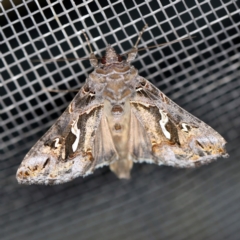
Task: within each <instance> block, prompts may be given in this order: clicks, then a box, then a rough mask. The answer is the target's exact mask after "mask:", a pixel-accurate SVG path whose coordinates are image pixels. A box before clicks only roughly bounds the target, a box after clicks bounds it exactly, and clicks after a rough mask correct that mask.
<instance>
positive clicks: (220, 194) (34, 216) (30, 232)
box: [0, 0, 240, 240]
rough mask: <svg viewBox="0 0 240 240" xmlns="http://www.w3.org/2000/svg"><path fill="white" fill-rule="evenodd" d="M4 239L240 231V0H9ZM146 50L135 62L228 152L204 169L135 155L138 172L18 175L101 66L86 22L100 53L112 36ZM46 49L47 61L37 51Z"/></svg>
mask: <svg viewBox="0 0 240 240" xmlns="http://www.w3.org/2000/svg"><path fill="white" fill-rule="evenodd" d="M1 4H2V5H1V10H2V15H1V25H2V28H1V34H2V40H3V41H2V45H1V51H2V58H1V75H2V79H3V82H2V87H1V117H2V119H1V126H0V130H1V161H0V170H1V171H0V178H1V181H0V186H1V187H0V189H1V190H0V216H1V217H0V236H1V237H0V238H1V239H5V240H7V239H16V238H18V239H32V240H33V239H51V240H54V239H59V240H60V239H104V240H107V239H131V240H133V239H138V240H139V239H147V238H148V239H149V238H150V239H239V221H240V205H239V203H240V192H239V187H240V184H239V183H240V174H239V172H240V164H239V162H238V160H239V157H240V151H239V141H240V128H239V126H240V117H239V116H240V107H239V95H240V80H239V75H240V66H239V51H240V37H239V34H240V30H239V29H240V21H239V19H240V16H239V13H240V9H239V7H240V1H235V0H232V1H230V0H221V1H206V0H198V1H196V0H195V1H173V0H168V1H141V0H139V1H117V0H116V1H110V0H108V1H99V2H98V1H91V0H88V1H87V0H85V1H83V2H82V1H73V0H69V1H60V0H59V1H55V2H54V1H53V2H51V3H50V2H47V1H28V0H26V1H13V0H11V1H3V2H2V3H1ZM145 23H148V25H149V27H148V28H147V30H146V31H145V33H144V34H143V37H142V39H141V42H140V45H139V47H146V46H153V45H156V44H160V43H164V42H169V41H172V40H175V39H178V38H181V37H186V36H189V35H191V36H195V38H193V39H190V40H186V41H183V42H178V43H175V44H172V45H170V46H165V47H157V48H153V49H147V50H145V51H140V52H139V54H138V57H137V59H136V60H135V61H134V62H133V65H134V66H135V67H136V68H137V69H138V70H139V75H141V76H143V77H146V78H147V79H148V80H150V81H151V82H152V83H154V84H155V85H156V86H157V87H159V88H160V89H161V90H162V91H163V92H164V93H166V94H167V95H168V96H169V97H170V98H171V99H172V100H174V101H175V102H176V103H178V104H179V105H180V106H182V107H183V108H185V109H186V110H188V111H189V112H191V113H192V114H194V115H195V116H197V117H198V118H200V119H202V120H203V121H205V122H206V123H207V124H209V125H210V126H212V127H213V128H214V129H216V130H217V131H218V132H219V133H220V134H221V135H223V136H224V138H225V139H226V140H227V142H228V144H227V150H228V152H229V154H230V158H228V159H219V160H218V161H216V162H214V163H212V164H210V165H207V166H203V167H201V168H197V169H176V168H172V167H164V166H163V167H159V166H157V165H150V164H135V166H134V168H133V171H132V178H131V180H129V181H121V180H118V179H117V178H116V177H115V176H114V174H113V173H111V172H110V170H109V168H108V167H104V168H101V169H98V170H96V171H95V173H94V174H93V175H90V176H88V177H86V178H77V179H75V180H74V181H72V182H69V183H66V184H63V185H58V186H33V185H32V186H22V185H18V184H17V181H16V179H15V173H16V170H17V167H18V166H19V164H20V162H21V160H22V159H23V157H24V155H25V154H26V153H27V151H28V150H29V149H30V148H31V147H32V146H33V144H34V143H35V142H36V141H37V140H38V139H39V138H40V137H41V136H42V135H43V134H44V132H45V131H46V130H47V129H48V128H49V127H50V126H51V125H52V124H53V123H54V121H55V120H56V119H57V117H58V116H60V114H61V113H62V112H63V111H64V109H65V108H66V106H67V105H68V103H69V102H70V100H71V99H72V98H73V97H74V95H75V93H71V92H70V93H51V92H48V91H47V90H46V88H50V89H79V88H80V87H81V86H82V84H83V83H84V81H85V78H86V77H87V76H88V74H89V73H90V72H91V71H92V67H91V66H90V64H89V61H83V60H79V61H64V62H57V61H52V62H51V63H46V62H44V61H43V59H57V58H84V57H88V56H89V52H88V47H87V44H86V41H85V39H84V37H83V35H82V34H81V31H82V30H83V29H84V30H85V31H86V33H87V35H88V37H89V39H90V42H91V44H92V46H93V48H94V52H95V53H96V54H97V55H98V56H101V55H102V54H103V53H104V50H105V47H106V46H107V44H112V45H113V46H114V47H115V49H116V50H117V51H118V52H119V53H125V52H127V51H128V50H130V49H131V47H132V46H133V44H134V43H135V41H136V39H137V35H138V33H139V31H140V30H141V29H142V27H143V26H144V24H145ZM36 59H38V60H39V61H33V60H36Z"/></svg>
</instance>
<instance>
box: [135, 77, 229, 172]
mask: <svg viewBox="0 0 240 240" xmlns="http://www.w3.org/2000/svg"><path fill="white" fill-rule="evenodd" d="M137 81H138V83H137V85H136V95H135V96H134V97H133V98H132V99H131V106H132V111H133V114H134V115H135V117H136V119H138V121H139V124H141V125H142V127H143V128H144V129H145V135H146V136H147V137H145V138H148V139H149V142H150V144H151V147H150V149H151V154H149V158H150V159H152V162H156V163H158V164H160V165H161V164H165V165H171V166H175V167H195V166H198V165H202V164H206V163H209V162H211V161H212V160H214V159H216V158H217V157H221V156H222V157H227V156H228V154H227V153H226V150H225V147H224V145H225V144H226V141H225V140H224V138H223V137H222V136H221V135H220V134H218V133H217V132H216V131H215V130H213V129H212V128H211V127H210V126H208V125H207V124H205V123H204V122H202V121H201V120H199V119H198V118H196V117H194V116H193V115H191V114H190V113H188V112H187V111H185V110H184V109H182V108H181V107H180V106H178V105H177V104H176V103H174V102H173V101H171V100H170V99H169V98H168V97H166V96H165V95H164V94H163V93H162V92H161V91H160V90H159V89H157V88H156V87H155V86H154V85H152V84H151V83H150V82H149V81H147V80H146V79H144V78H142V77H138V79H137ZM151 155H153V157H152V156H151ZM140 161H142V160H140ZM146 162H149V160H148V158H146ZM150 162H151V161H150Z"/></svg>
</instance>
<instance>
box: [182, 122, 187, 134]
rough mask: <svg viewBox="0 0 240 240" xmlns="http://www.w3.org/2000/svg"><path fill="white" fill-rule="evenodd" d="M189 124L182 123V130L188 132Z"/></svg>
mask: <svg viewBox="0 0 240 240" xmlns="http://www.w3.org/2000/svg"><path fill="white" fill-rule="evenodd" d="M187 126H188V125H187V124H186V123H182V131H184V132H188V129H187Z"/></svg>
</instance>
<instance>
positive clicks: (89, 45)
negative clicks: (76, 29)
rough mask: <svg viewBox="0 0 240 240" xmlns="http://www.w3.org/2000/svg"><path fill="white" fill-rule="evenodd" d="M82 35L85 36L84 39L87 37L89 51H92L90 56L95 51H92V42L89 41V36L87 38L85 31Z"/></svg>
mask: <svg viewBox="0 0 240 240" xmlns="http://www.w3.org/2000/svg"><path fill="white" fill-rule="evenodd" d="M82 34H83V35H84V37H85V39H86V42H87V44H88V47H89V50H90V54H92V53H93V50H92V47H91V44H90V41H89V39H88V36H87V34H86V33H85V32H84V31H82Z"/></svg>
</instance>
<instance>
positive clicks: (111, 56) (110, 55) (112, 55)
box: [101, 45, 122, 65]
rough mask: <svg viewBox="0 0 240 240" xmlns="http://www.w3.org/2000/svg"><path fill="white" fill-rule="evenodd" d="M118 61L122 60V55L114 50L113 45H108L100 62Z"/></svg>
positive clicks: (105, 63) (107, 63) (111, 62)
mask: <svg viewBox="0 0 240 240" xmlns="http://www.w3.org/2000/svg"><path fill="white" fill-rule="evenodd" d="M119 62H122V57H121V56H120V55H119V54H117V53H116V52H115V50H114V49H113V47H111V46H110V45H109V46H108V47H107V49H106V54H105V56H103V57H102V59H101V63H102V64H104V65H110V64H114V63H119Z"/></svg>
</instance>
